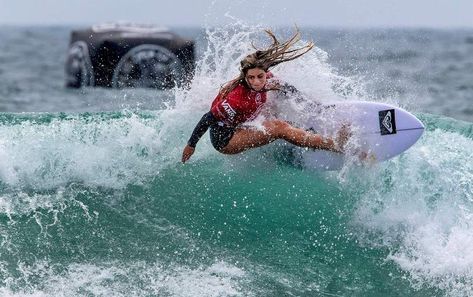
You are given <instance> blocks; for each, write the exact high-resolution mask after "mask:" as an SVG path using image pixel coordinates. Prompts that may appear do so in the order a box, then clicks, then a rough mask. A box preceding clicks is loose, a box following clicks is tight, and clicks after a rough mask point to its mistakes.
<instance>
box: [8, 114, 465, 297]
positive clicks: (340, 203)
mask: <svg viewBox="0 0 473 297" xmlns="http://www.w3.org/2000/svg"><path fill="white" fill-rule="evenodd" d="M184 117H185V118H186V121H181V120H176V116H175V114H173V111H172V110H167V111H155V112H116V113H86V114H2V115H1V116H0V122H1V125H0V235H1V237H0V238H1V239H0V275H1V277H0V293H1V294H2V295H14V296H30V295H37V296H52V295H54V296H99V295H101V294H102V295H103V294H105V295H114V296H128V295H129V292H133V293H132V295H134V296H149V295H153V296H287V295H295V296H314V295H315V296H334V295H336V296H337V295H341V296H380V295H382V296H399V295H405V296H444V295H445V294H449V295H454V296H455V295H456V296H462V295H468V294H471V293H472V292H471V288H472V286H471V285H472V284H471V276H472V275H471V269H470V266H469V265H470V264H471V261H473V257H472V256H471V253H470V252H469V250H470V249H469V248H467V247H468V246H471V243H473V238H472V237H471V234H472V226H471V223H470V222H471V217H472V212H473V205H472V201H473V194H472V184H473V182H472V180H473V168H472V167H473V163H472V162H471V157H472V155H471V154H472V150H471V148H472V147H473V145H472V142H473V136H472V131H473V126H472V124H471V123H467V122H461V121H456V120H453V119H450V118H444V117H439V116H433V115H430V114H421V115H419V117H420V118H421V120H422V121H423V122H424V123H425V124H426V128H427V129H426V132H425V134H424V135H423V136H422V138H421V139H420V141H419V142H418V143H417V144H416V145H414V146H413V147H412V148H411V149H409V150H408V151H407V152H405V153H404V154H402V155H401V156H399V157H396V158H394V159H392V160H390V161H387V162H383V163H380V164H378V165H376V166H372V167H370V166H365V167H349V166H348V167H346V168H343V169H342V170H341V171H338V172H315V171H311V170H309V169H307V168H304V167H303V166H300V164H298V165H294V164H293V163H292V160H291V156H290V154H287V151H288V150H287V146H286V145H284V144H283V143H280V142H276V143H274V144H272V145H270V146H268V147H265V148H260V149H255V150H252V151H248V152H246V153H244V154H241V155H237V156H223V155H220V154H219V153H217V152H215V151H214V150H213V149H212V148H211V145H210V144H209V141H208V139H207V137H204V139H202V141H201V142H200V143H199V146H198V149H197V152H196V154H195V155H194V156H193V159H191V162H189V163H188V164H185V165H182V164H181V163H180V162H179V160H180V153H181V149H182V147H183V145H184V144H185V140H186V138H187V137H188V133H189V131H190V129H191V128H192V127H191V126H192V125H193V124H192V123H194V122H196V121H197V120H198V117H199V115H195V116H194V115H192V113H191V112H190V111H189V113H188V114H185V116H184ZM460 259H462V261H464V262H461V263H465V264H458V263H460ZM468 263H470V264H468Z"/></svg>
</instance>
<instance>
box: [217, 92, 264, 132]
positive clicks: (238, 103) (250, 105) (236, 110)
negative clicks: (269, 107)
mask: <svg viewBox="0 0 473 297" xmlns="http://www.w3.org/2000/svg"><path fill="white" fill-rule="evenodd" d="M266 99H267V98H266V90H263V91H259V92H257V91H254V90H252V89H248V88H246V87H245V86H243V85H242V84H239V85H238V86H237V87H236V88H235V89H233V90H232V91H230V93H228V95H227V96H226V97H225V98H221V97H220V95H218V96H217V97H216V98H215V100H214V101H213V102H212V107H211V109H210V112H211V113H212V114H213V115H214V117H215V118H216V119H217V120H219V121H220V122H222V123H223V124H225V125H226V126H229V127H236V126H238V125H239V124H241V123H244V122H247V121H251V120H253V119H254V118H255V117H256V116H257V115H258V114H259V112H260V110H261V108H262V107H263V105H264V103H266Z"/></svg>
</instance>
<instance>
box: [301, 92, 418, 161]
mask: <svg viewBox="0 0 473 297" xmlns="http://www.w3.org/2000/svg"><path fill="white" fill-rule="evenodd" d="M343 124H348V125H350V129H351V132H352V133H353V135H352V137H351V138H350V140H349V142H348V143H347V153H346V154H339V153H333V152H328V151H322V150H306V149H300V150H297V152H296V155H298V156H297V157H298V158H300V159H299V162H301V165H303V166H304V167H308V168H316V169H321V170H337V169H340V168H342V167H343V165H344V163H345V162H348V161H349V160H350V161H353V159H354V158H357V157H358V158H359V156H360V155H362V156H363V157H362V162H369V163H376V162H381V161H384V160H388V159H390V158H393V157H395V156H397V155H399V154H401V153H402V152H404V151H405V150H407V149H408V148H409V147H411V146H412V145H413V144H414V143H416V141H417V140H418V139H419V138H420V136H421V135H422V133H423V132H424V125H423V124H422V122H421V121H420V120H419V119H417V118H416V117H415V116H414V115H413V114H411V113H409V112H407V111H406V110H404V109H402V108H399V107H395V106H392V105H389V104H385V103H378V102H367V101H343V102H335V103H333V104H329V105H322V106H320V107H319V108H318V111H317V112H315V113H314V115H313V116H310V117H309V119H308V120H307V122H306V124H305V128H306V129H311V130H314V131H316V132H317V133H320V134H322V135H325V136H330V137H334V136H335V135H336V133H337V131H339V130H340V128H341V126H342V125H343Z"/></svg>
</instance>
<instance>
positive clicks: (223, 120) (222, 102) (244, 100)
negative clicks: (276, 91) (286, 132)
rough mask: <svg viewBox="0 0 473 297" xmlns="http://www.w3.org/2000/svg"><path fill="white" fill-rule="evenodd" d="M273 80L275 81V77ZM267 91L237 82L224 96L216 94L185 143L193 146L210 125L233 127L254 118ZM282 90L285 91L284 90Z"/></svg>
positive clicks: (262, 104)
mask: <svg viewBox="0 0 473 297" xmlns="http://www.w3.org/2000/svg"><path fill="white" fill-rule="evenodd" d="M266 78H267V79H268V80H269V79H272V78H273V74H272V73H270V72H267V73H266ZM274 80H275V81H277V80H276V79H274ZM283 87H284V86H283ZM267 91H268V90H267V89H266V88H263V90H261V91H255V90H253V89H250V88H248V87H247V86H245V85H243V84H239V85H238V86H236V87H235V88H234V89H233V90H231V91H230V92H229V93H228V94H227V96H225V98H222V97H221V95H220V94H219V95H217V97H216V98H215V99H214V101H213V102H212V106H211V108H210V111H209V112H208V113H206V114H204V116H203V117H202V119H201V120H200V121H199V123H198V124H197V126H196V127H195V129H194V131H193V133H192V136H191V137H190V139H189V141H188V142H187V144H188V145H189V146H191V147H195V145H196V144H197V142H198V141H199V139H200V138H201V137H202V135H204V133H205V132H206V131H207V129H208V128H209V127H210V126H212V125H220V126H227V127H231V128H234V127H237V126H238V125H240V124H242V123H244V122H247V121H251V120H253V119H255V118H256V117H257V116H258V114H259V113H260V111H261V109H262V108H263V106H264V104H265V103H266V100H267V96H266V92H267ZM282 91H283V92H285V91H284V90H282Z"/></svg>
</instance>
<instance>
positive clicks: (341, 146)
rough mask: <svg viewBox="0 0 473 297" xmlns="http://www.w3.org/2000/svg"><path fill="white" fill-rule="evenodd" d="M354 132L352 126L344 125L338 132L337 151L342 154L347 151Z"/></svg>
mask: <svg viewBox="0 0 473 297" xmlns="http://www.w3.org/2000/svg"><path fill="white" fill-rule="evenodd" d="M351 135H352V132H351V129H350V125H346V124H343V125H342V127H341V128H340V130H338V132H337V137H336V139H335V143H336V147H337V150H338V151H339V152H341V153H343V152H344V151H345V145H346V144H347V142H348V139H349V138H350V137H351Z"/></svg>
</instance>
